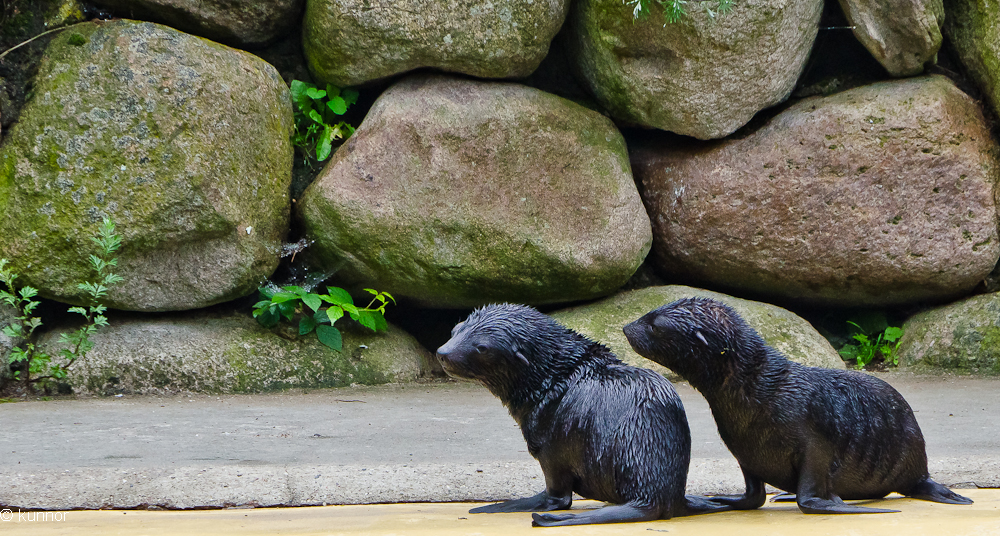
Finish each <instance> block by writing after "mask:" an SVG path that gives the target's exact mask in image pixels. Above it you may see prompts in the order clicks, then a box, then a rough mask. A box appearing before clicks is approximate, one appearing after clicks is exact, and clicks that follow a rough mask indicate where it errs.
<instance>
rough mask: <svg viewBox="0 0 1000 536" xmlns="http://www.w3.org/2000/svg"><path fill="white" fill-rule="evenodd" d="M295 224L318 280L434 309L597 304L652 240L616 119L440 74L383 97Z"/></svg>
mask: <svg viewBox="0 0 1000 536" xmlns="http://www.w3.org/2000/svg"><path fill="white" fill-rule="evenodd" d="M298 214H299V216H300V218H301V220H302V222H303V225H304V228H305V231H306V233H307V234H308V236H309V237H310V238H311V239H313V240H315V244H314V245H313V246H312V247H310V248H309V250H308V251H309V252H310V253H311V254H312V256H313V260H314V262H316V263H317V264H319V266H320V269H321V270H323V271H325V270H331V269H339V271H338V272H337V276H336V277H337V279H338V281H341V282H342V283H345V284H364V285H371V286H374V287H376V288H378V289H379V290H386V291H389V292H390V293H392V294H394V295H396V296H397V297H400V296H403V297H408V298H412V299H415V300H418V301H420V302H422V303H423V304H425V305H428V306H431V307H471V306H476V305H481V304H485V303H490V302H493V301H511V302H521V303H529V304H543V303H553V302H566V301H573V300H582V299H592V298H596V297H599V296H604V295H607V294H610V293H611V292H614V291H615V289H617V288H618V287H620V286H621V285H623V284H624V283H625V282H626V281H627V280H628V278H629V276H631V275H632V273H633V272H635V270H636V268H638V267H639V265H640V264H641V263H642V260H643V258H644V257H645V256H646V253H647V252H648V251H649V244H650V241H651V234H650V230H649V219H648V218H647V216H646V212H645V210H644V209H643V206H642V201H641V200H640V199H639V194H638V192H637V191H636V187H635V184H634V183H633V181H632V174H631V170H630V168H629V163H628V155H627V152H626V149H625V141H624V140H623V139H622V136H621V134H619V132H618V131H617V130H616V129H615V127H614V125H613V124H612V123H611V121H609V120H608V119H607V118H605V117H604V116H601V115H600V114H597V113H595V112H592V111H590V110H587V109H586V108H583V107H582V106H579V105H577V104H574V103H572V102H570V101H567V100H565V99H562V98H560V97H556V96H554V95H550V94H548V93H544V92H542V91H539V90H536V89H532V88H529V87H525V86H521V85H517V84H511V83H499V82H476V81H467V80H456V79H450V78H446V77H442V76H418V77H411V78H408V79H406V80H404V81H402V82H400V83H398V84H397V85H395V86H393V87H392V88H390V89H389V90H387V91H386V92H385V93H384V94H383V95H382V96H381V97H380V98H379V100H378V101H377V102H376V103H375V105H374V106H373V107H372V109H371V111H370V112H369V113H368V116H367V117H366V118H365V121H364V122H363V123H362V124H361V126H360V127H359V128H358V130H357V132H356V133H355V134H354V136H352V137H351V139H350V140H349V141H348V142H347V143H346V144H345V145H344V146H343V147H341V148H340V149H339V150H338V151H337V152H336V154H334V156H333V158H332V159H331V160H330V163H329V164H328V165H327V166H326V168H325V169H324V170H323V171H322V172H321V174H320V175H319V177H317V179H316V182H314V183H313V184H312V185H311V186H310V187H309V188H308V189H307V190H306V192H305V195H304V196H303V199H302V201H301V202H300V203H299V204H298Z"/></svg>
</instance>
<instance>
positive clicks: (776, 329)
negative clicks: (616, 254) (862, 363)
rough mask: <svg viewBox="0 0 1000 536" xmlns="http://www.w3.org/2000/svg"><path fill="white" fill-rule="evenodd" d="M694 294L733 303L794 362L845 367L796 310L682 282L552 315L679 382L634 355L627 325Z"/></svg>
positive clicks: (636, 363) (628, 358)
mask: <svg viewBox="0 0 1000 536" xmlns="http://www.w3.org/2000/svg"><path fill="white" fill-rule="evenodd" d="M692 297H701V298H712V299H714V300H718V301H720V302H722V303H725V304H726V305H728V306H730V307H732V308H733V309H735V310H736V312H737V313H739V314H740V316H742V317H743V319H744V320H746V321H747V323H748V324H750V327H752V328H754V329H755V330H757V333H760V336H761V337H763V338H764V340H765V341H766V342H767V344H769V345H770V346H771V347H772V348H774V349H776V350H778V351H779V352H781V353H783V354H785V356H786V357H788V358H789V359H791V360H792V361H795V362H797V363H801V364H803V365H808V366H811V367H823V368H839V369H842V368H844V361H843V360H842V359H841V358H840V356H838V355H837V352H836V350H834V349H833V347H832V346H830V343H829V342H828V341H827V340H826V339H824V338H823V336H822V335H820V334H819V332H818V331H816V329H815V328H813V327H812V325H810V324H809V322H807V321H806V320H804V319H803V318H802V317H800V316H798V315H796V314H795V313H792V312H791V311H788V310H787V309H782V308H781V307H777V306H775V305H771V304H768V303H763V302H757V301H751V300H743V299H740V298H735V297H733V296H728V295H726V294H720V293H718V292H711V291H708V290H702V289H697V288H692V287H685V286H681V285H668V286H661V287H647V288H643V289H638V290H630V291H628V292H622V293H620V294H616V295H614V296H611V297H610V298H605V299H603V300H601V301H598V302H595V303H591V304H587V305H581V306H577V307H571V308H569V309H563V310H561V311H556V312H554V313H551V315H552V318H555V319H556V320H557V321H558V322H559V323H561V324H562V325H564V326H566V327H568V328H570V329H573V330H576V331H578V332H580V333H582V334H584V335H586V336H587V337H590V338H591V339H593V340H596V341H598V342H601V343H603V344H605V345H607V346H608V347H610V348H611V350H612V351H613V352H614V353H615V354H616V355H617V356H618V357H619V358H620V359H621V360H622V361H624V362H626V363H628V364H629V365H634V366H637V367H645V368H648V369H652V370H655V371H657V372H659V373H661V374H663V375H665V376H667V377H668V378H670V379H671V380H678V379H679V376H677V375H676V374H674V373H673V372H671V371H670V370H669V369H667V368H666V367H663V366H661V365H658V364H656V363H654V362H652V361H650V360H648V359H646V358H644V357H642V356H640V355H639V354H637V353H635V351H633V350H632V346H631V345H630V344H629V343H628V339H626V338H625V333H624V332H623V331H622V328H624V327H625V324H628V323H629V322H632V321H633V320H636V319H637V318H639V317H641V316H642V315H644V314H646V313H648V312H650V311H652V310H653V309H656V308H658V307H660V306H662V305H667V304H668V303H672V302H674V301H677V300H679V299H681V298H692Z"/></svg>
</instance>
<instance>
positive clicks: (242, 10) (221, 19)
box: [94, 0, 305, 48]
mask: <svg viewBox="0 0 1000 536" xmlns="http://www.w3.org/2000/svg"><path fill="white" fill-rule="evenodd" d="M94 3H96V4H99V5H102V6H106V7H109V8H111V9H112V10H113V11H114V14H115V15H117V16H119V17H128V18H131V19H136V18H138V19H143V20H149V21H153V22H159V23H162V24H166V25H168V26H171V27H173V28H176V29H178V30H181V31H184V32H188V33H192V34H195V35H200V36H202V37H207V38H209V39H211V40H213V41H219V42H220V43H226V44H227V45H232V46H238V47H248V48H253V47H260V46H264V45H266V44H268V43H270V42H272V41H274V40H276V39H278V38H280V37H283V36H284V35H285V34H287V33H288V32H290V31H291V30H292V28H293V27H294V26H295V25H296V24H298V22H299V20H301V17H302V6H303V4H304V3H305V0H267V1H260V0H257V1H245V0H244V1H239V2H234V1H233V0H94Z"/></svg>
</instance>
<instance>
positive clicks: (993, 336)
mask: <svg viewBox="0 0 1000 536" xmlns="http://www.w3.org/2000/svg"><path fill="white" fill-rule="evenodd" d="M898 355H899V365H900V366H901V367H913V368H915V369H917V370H924V371H929V370H937V371H940V370H942V369H944V370H951V371H956V372H975V373H984V374H1000V294H998V293H992V294H982V295H979V296H973V297H971V298H967V299H965V300H962V301H959V302H955V303H952V304H949V305H946V306H944V307H938V308H936V309H931V310H928V311H924V312H922V313H918V314H916V315H914V316H913V317H911V318H910V319H909V320H907V321H906V323H905V324H903V338H902V339H900V343H899V351H898Z"/></svg>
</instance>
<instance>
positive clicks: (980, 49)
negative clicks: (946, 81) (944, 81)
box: [944, 0, 1000, 114]
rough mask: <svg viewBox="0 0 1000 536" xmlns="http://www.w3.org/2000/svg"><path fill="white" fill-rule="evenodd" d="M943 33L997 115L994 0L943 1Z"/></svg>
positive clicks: (999, 22) (997, 14) (999, 84)
mask: <svg viewBox="0 0 1000 536" xmlns="http://www.w3.org/2000/svg"><path fill="white" fill-rule="evenodd" d="M945 11H946V12H947V13H948V16H947V18H946V19H945V25H944V32H945V35H947V36H948V40H949V41H950V42H951V46H952V49H953V50H954V51H955V53H956V54H957V55H958V58H959V61H961V62H962V65H964V66H965V69H966V72H967V73H968V75H969V76H970V77H971V78H972V79H973V80H974V81H975V82H976V84H978V85H979V87H980V88H982V90H983V94H984V95H985V97H986V100H987V101H988V102H989V103H990V106H991V107H992V108H993V112H994V113H997V114H1000V9H998V6H997V3H996V2H995V1H994V0H946V2H945Z"/></svg>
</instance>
